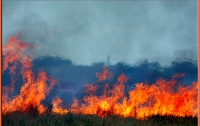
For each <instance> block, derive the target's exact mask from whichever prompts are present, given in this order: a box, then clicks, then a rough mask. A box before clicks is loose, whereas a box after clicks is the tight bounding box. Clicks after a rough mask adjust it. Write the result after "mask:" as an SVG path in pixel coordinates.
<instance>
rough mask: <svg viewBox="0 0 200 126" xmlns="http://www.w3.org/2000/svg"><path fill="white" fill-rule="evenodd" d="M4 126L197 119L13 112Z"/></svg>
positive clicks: (155, 124) (170, 124) (190, 125)
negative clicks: (103, 116) (145, 118)
mask: <svg viewBox="0 0 200 126" xmlns="http://www.w3.org/2000/svg"><path fill="white" fill-rule="evenodd" d="M2 124H3V126H197V125H198V122H197V117H195V118H193V117H185V118H180V117H173V116H153V117H151V118H149V119H147V120H136V119H134V118H122V117H119V116H108V117H106V118H101V117H99V116H96V115H82V114H78V115H76V114H72V113H68V114H65V115H55V114H43V115H38V114H37V113H36V114H34V113H33V114H30V113H29V114H28V113H22V112H13V113H8V114H3V115H2Z"/></svg>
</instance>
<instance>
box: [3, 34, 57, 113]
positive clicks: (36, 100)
mask: <svg viewBox="0 0 200 126" xmlns="http://www.w3.org/2000/svg"><path fill="white" fill-rule="evenodd" d="M26 48H33V45H31V44H27V43H25V42H23V41H21V40H19V39H18V35H16V36H13V37H11V38H10V39H9V40H8V43H7V44H6V45H5V46H3V56H4V67H3V71H5V70H6V69H9V70H10V74H11V75H12V80H11V81H12V82H11V87H9V86H5V87H3V89H4V92H3V97H2V99H3V101H2V102H3V103H2V104H3V105H2V111H3V113H7V112H12V111H24V112H25V111H29V109H30V107H35V108H37V110H38V111H39V113H40V114H41V113H44V112H45V111H46V108H45V106H44V105H43V104H41V102H42V101H43V100H45V98H46V95H48V94H49V92H50V90H51V89H52V88H53V86H54V85H55V84H56V81H55V80H54V79H52V78H48V77H47V75H46V73H45V72H44V71H41V72H40V73H39V74H38V76H37V79H35V74H34V73H33V71H32V70H31V68H32V59H31V57H30V56H28V55H25V51H26ZM18 65H21V69H20V72H21V75H22V79H23V82H24V84H23V85H22V87H21V90H20V94H19V95H17V96H15V97H14V98H12V99H10V98H9V96H8V95H9V94H11V93H12V92H13V91H14V84H15V81H16V80H15V75H16V74H17V73H16V69H17V66H18ZM47 82H49V83H50V85H47Z"/></svg>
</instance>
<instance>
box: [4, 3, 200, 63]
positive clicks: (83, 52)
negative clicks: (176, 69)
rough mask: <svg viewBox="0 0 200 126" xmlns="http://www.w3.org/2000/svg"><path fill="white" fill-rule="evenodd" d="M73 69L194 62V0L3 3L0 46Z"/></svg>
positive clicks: (195, 20) (195, 31)
mask: <svg viewBox="0 0 200 126" xmlns="http://www.w3.org/2000/svg"><path fill="white" fill-rule="evenodd" d="M19 32H21V35H20V38H21V39H22V40H25V41H27V42H28V43H33V44H35V45H36V48H35V50H34V52H35V55H34V58H36V57H39V56H58V57H62V58H66V59H70V60H72V62H74V63H75V64H84V65H90V64H92V63H94V62H106V61H107V56H108V55H109V56H110V63H111V64H115V63H117V62H125V63H128V64H135V63H138V62H141V61H143V60H144V59H147V60H148V61H149V62H154V61H157V62H159V63H160V64H161V65H168V64H169V63H170V62H171V61H174V60H188V59H192V60H194V61H197V1H196V0H189V1H181V2H179V1H164V0H158V1H96V2H93V1H17V2H14V1H5V0H4V1H3V44H5V43H6V42H7V40H8V38H9V37H10V36H11V35H14V34H16V33H19Z"/></svg>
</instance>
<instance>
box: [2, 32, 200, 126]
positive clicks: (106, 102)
mask: <svg viewBox="0 0 200 126" xmlns="http://www.w3.org/2000/svg"><path fill="white" fill-rule="evenodd" d="M33 47H34V46H33V45H30V44H27V43H25V42H23V41H21V40H19V39H18V36H17V35H16V36H13V37H11V38H10V39H9V41H8V43H7V44H6V45H5V46H4V47H3V55H4V57H5V58H4V62H3V64H4V66H3V71H5V70H9V71H10V74H11V75H12V78H11V85H8V86H5V87H3V96H2V98H3V102H2V111H3V120H4V124H5V125H8V124H10V122H13V124H14V122H16V123H17V124H19V122H21V123H22V124H19V125H32V124H34V125H36V124H38V125H43V122H45V121H44V120H49V122H48V123H50V124H49V125H66V124H67V123H68V122H70V125H96V126H97V125H102V118H103V120H104V121H103V125H109V126H111V125H115V126H117V125H131V126H132V125H133V126H134V125H146V126H147V125H168V124H170V123H169V122H170V121H172V122H175V123H176V124H177V123H178V125H179V124H180V123H182V121H183V120H182V119H183V118H185V119H186V120H187V119H189V120H190V119H191V120H195V119H196V115H197V113H198V111H197V85H198V84H197V82H193V84H191V85H189V86H183V85H182V84H180V83H179V82H178V81H177V78H181V77H183V76H184V74H174V76H173V77H172V78H171V79H170V80H165V79H163V78H159V79H158V80H157V81H156V83H154V84H148V83H137V84H135V89H131V90H130V91H129V92H128V96H126V95H125V92H124V89H125V84H126V82H127V80H128V79H129V78H128V77H127V76H126V75H125V74H121V75H120V76H119V77H118V78H117V82H116V83H115V84H112V86H109V85H110V84H108V83H105V84H104V85H103V86H104V89H103V90H102V94H101V95H96V91H97V89H98V86H97V83H99V82H101V83H103V82H105V80H107V79H110V78H111V77H112V76H113V74H112V73H111V72H109V71H108V69H107V68H106V67H104V68H103V71H102V73H97V74H96V77H97V78H98V80H97V81H96V82H94V83H92V84H86V90H85V92H86V93H87V94H88V95H86V96H85V97H84V98H83V99H82V100H78V99H74V102H73V103H72V104H71V105H70V107H68V109H67V108H66V107H65V106H63V105H62V102H63V101H62V99H60V98H59V97H55V98H52V103H50V104H48V106H45V105H44V104H42V102H43V101H44V100H45V99H46V97H47V95H48V94H49V92H50V91H51V89H52V88H53V86H54V85H55V84H57V81H56V80H55V79H53V78H50V77H48V75H47V74H46V72H45V71H40V72H39V73H38V74H36V73H34V72H33V71H32V66H33V64H32V59H31V57H30V56H29V55H27V53H25V52H27V50H26V49H27V48H28V49H31V48H33ZM19 65H21V67H20V74H21V76H22V79H23V82H24V83H23V85H22V87H21V89H20V93H19V94H18V95H16V96H12V93H13V91H14V90H15V82H16V78H15V76H16V74H17V73H16V69H17V67H18V66H19ZM36 75H37V76H36ZM10 96H12V97H10ZM69 110H70V112H69ZM72 113H73V114H72ZM17 114H19V115H21V116H22V117H24V118H21V117H20V116H19V117H18V116H16V115H17ZM26 114H28V115H29V116H26ZM158 115H159V116H158ZM30 116H31V118H30ZM68 116H70V117H69V118H70V120H71V121H69V120H68V121H66V118H67V119H68ZM33 117H34V118H33ZM191 117H192V118H191ZM16 118H17V119H16ZM173 118H174V119H173ZM136 119H137V120H136ZM158 119H160V121H158ZM7 120H9V121H7ZM28 120H29V121H28ZM36 120H38V123H37V122H35V121H36ZM40 120H42V121H40ZM85 120H86V122H85ZM140 120H143V121H142V122H141V121H140ZM155 120H156V121H155ZM168 120H170V121H168ZM8 122H9V123H8ZM158 122H159V123H158ZM183 122H184V121H183ZM188 122H189V123H191V122H190V121H188ZM193 122H195V121H192V123H191V124H193ZM51 123H52V124H51ZM140 123H141V124H140ZM156 123H157V124H156ZM184 123H187V121H186V122H184ZM44 124H45V125H46V124H47V122H45V123H44ZM196 124H197V123H196ZM170 125H171V124H170Z"/></svg>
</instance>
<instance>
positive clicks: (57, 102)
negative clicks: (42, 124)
mask: <svg viewBox="0 0 200 126" xmlns="http://www.w3.org/2000/svg"><path fill="white" fill-rule="evenodd" d="M62 102H63V101H62V100H61V99H60V98H59V97H56V99H54V100H53V110H52V111H53V112H54V113H58V114H67V113H68V110H67V109H64V108H63V107H62V106H60V105H61V103H62Z"/></svg>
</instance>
